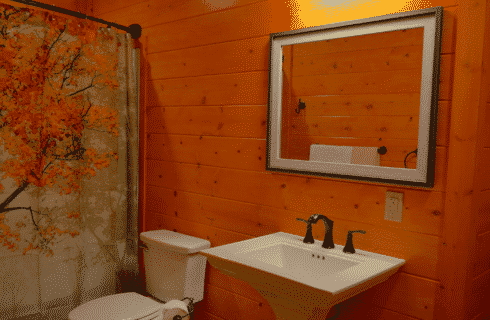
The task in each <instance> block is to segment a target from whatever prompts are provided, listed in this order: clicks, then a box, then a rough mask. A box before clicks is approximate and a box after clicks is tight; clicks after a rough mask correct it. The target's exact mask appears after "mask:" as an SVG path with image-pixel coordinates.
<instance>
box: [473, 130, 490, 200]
mask: <svg viewBox="0 0 490 320" xmlns="http://www.w3.org/2000/svg"><path fill="white" fill-rule="evenodd" d="M486 125H487V126H490V123H487V124H486ZM481 153H482V155H481V157H482V161H483V163H482V164H481V165H480V166H478V169H477V170H478V173H477V175H476V180H475V191H485V190H490V165H489V164H490V148H482V150H481Z"/></svg>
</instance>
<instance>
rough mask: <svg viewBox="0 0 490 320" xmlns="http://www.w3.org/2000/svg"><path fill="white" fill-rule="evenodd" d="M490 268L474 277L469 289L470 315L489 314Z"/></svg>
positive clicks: (468, 310)
mask: <svg viewBox="0 0 490 320" xmlns="http://www.w3.org/2000/svg"><path fill="white" fill-rule="evenodd" d="M489 283H490V269H487V270H486V271H485V272H484V273H482V274H480V275H479V276H477V277H475V278H474V279H472V282H471V288H470V290H469V297H471V299H468V309H467V312H468V314H469V315H471V316H473V315H477V314H479V313H483V312H487V314H488V297H490V285H489Z"/></svg>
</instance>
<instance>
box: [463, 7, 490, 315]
mask: <svg viewBox="0 0 490 320" xmlns="http://www.w3.org/2000/svg"><path fill="white" fill-rule="evenodd" d="M485 19H486V21H485V34H484V44H483V57H489V56H490V2H487V6H486V16H485ZM483 69H484V70H485V69H486V70H489V69H490V61H489V59H484V60H483ZM484 76H485V77H484V78H483V81H482V86H481V87H482V90H481V96H482V100H483V102H482V105H481V106H480V111H479V115H478V118H479V119H478V120H479V124H478V135H477V144H476V146H477V160H476V175H475V176H476V179H475V188H474V192H475V195H474V198H473V208H472V211H473V212H474V214H475V220H476V227H475V235H476V248H475V254H474V255H473V261H472V265H473V270H472V271H473V274H472V277H471V289H470V294H469V298H468V313H469V315H470V316H472V317H474V318H473V319H483V318H484V317H485V316H486V317H487V318H486V319H488V318H490V306H489V305H488V301H489V299H490V74H488V73H484Z"/></svg>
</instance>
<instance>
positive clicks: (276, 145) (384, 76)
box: [266, 7, 443, 187]
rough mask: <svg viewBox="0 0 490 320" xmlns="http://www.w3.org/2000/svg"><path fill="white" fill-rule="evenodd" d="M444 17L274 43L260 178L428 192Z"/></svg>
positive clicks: (433, 12)
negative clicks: (319, 179)
mask: <svg viewBox="0 0 490 320" xmlns="http://www.w3.org/2000/svg"><path fill="white" fill-rule="evenodd" d="M442 12H443V8H442V7H436V8H430V9H423V10H417V11H411V12H408V13H400V14H392V15H386V16H381V17H374V18H367V19H362V20H356V21H348V22H341V23H335V24H330V25H325V26H320V27H313V28H306V29H301V30H294V31H288V32H281V33H274V34H271V35H270V70H269V105H268V127H267V164H266V169H267V170H272V171H282V172H289V173H300V174H309V175H322V176H329V177H334V178H343V179H354V180H368V181H373V182H381V183H390V184H402V185H410V186H422V187H432V186H433V185H434V164H435V147H436V145H435V143H436V139H435V138H436V125H437V103H438V97H439V59H440V58H439V57H440V45H441V33H442Z"/></svg>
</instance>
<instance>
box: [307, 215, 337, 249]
mask: <svg viewBox="0 0 490 320" xmlns="http://www.w3.org/2000/svg"><path fill="white" fill-rule="evenodd" d="M320 219H321V220H322V221H323V224H324V225H325V238H323V244H322V247H323V248H326V249H334V248H335V245H334V243H333V221H332V220H330V219H329V218H327V217H325V216H324V215H321V214H314V215H312V216H311V217H310V218H309V219H308V222H309V223H312V224H316V223H317V222H318V220H320Z"/></svg>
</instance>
